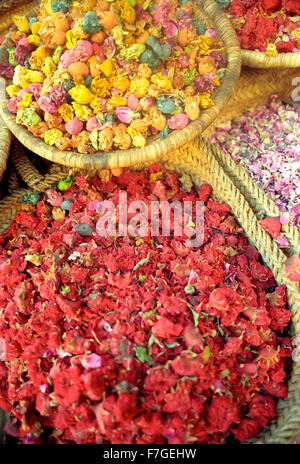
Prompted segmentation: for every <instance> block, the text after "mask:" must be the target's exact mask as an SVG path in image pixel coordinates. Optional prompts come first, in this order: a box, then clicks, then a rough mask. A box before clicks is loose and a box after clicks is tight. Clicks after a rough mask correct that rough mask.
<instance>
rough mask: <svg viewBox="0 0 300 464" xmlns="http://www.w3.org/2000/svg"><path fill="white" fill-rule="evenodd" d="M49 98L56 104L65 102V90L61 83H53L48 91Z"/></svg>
mask: <svg viewBox="0 0 300 464" xmlns="http://www.w3.org/2000/svg"><path fill="white" fill-rule="evenodd" d="M50 98H51V100H52V101H53V102H54V103H55V105H56V106H61V105H63V104H64V103H66V91H65V89H64V88H63V87H62V86H61V85H54V86H53V87H52V89H51V92H50Z"/></svg>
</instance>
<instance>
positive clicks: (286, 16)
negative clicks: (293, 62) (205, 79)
mask: <svg viewBox="0 0 300 464" xmlns="http://www.w3.org/2000/svg"><path fill="white" fill-rule="evenodd" d="M217 2H218V3H219V4H220V5H221V6H222V7H223V8H225V12H226V13H227V15H228V17H229V18H230V19H231V21H232V24H233V26H234V28H235V30H236V32H237V35H238V38H239V41H240V44H241V47H242V48H243V49H245V50H257V51H261V52H266V53H267V55H269V56H277V55H278V53H290V52H300V2H299V0H217Z"/></svg>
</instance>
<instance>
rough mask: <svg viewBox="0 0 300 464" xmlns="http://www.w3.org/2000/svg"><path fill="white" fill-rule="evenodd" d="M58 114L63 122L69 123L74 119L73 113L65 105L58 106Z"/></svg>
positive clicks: (71, 109)
mask: <svg viewBox="0 0 300 464" xmlns="http://www.w3.org/2000/svg"><path fill="white" fill-rule="evenodd" d="M57 111H58V114H59V115H60V116H61V117H62V118H63V120H64V122H68V121H71V119H73V118H74V111H73V108H72V106H71V105H68V104H67V103H65V104H64V105H60V106H59V107H58V108H57Z"/></svg>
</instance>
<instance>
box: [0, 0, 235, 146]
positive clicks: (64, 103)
mask: <svg viewBox="0 0 300 464" xmlns="http://www.w3.org/2000/svg"><path fill="white" fill-rule="evenodd" d="M196 11H197V10H196V4H195V2H192V1H188V2H186V1H184V0H180V1H177V0H172V1H171V0H160V1H158V0H116V1H114V0H113V1H110V2H106V1H103V0H101V1H100V0H98V1H97V0H85V1H83V2H77V1H74V2H73V1H71V0H60V1H54V2H53V1H52V2H51V1H49V0H43V1H42V2H41V8H40V12H39V14H38V15H37V17H31V18H29V19H27V18H25V17H20V16H15V17H14V22H15V25H16V26H17V29H18V30H17V31H14V32H13V33H12V39H13V41H14V44H13V46H12V47H11V48H9V49H8V53H9V64H2V65H0V74H2V75H4V76H6V77H7V78H12V81H13V83H12V84H11V85H8V86H7V93H8V95H9V97H10V100H9V102H8V105H7V107H8V109H9V111H11V112H12V113H14V114H16V120H17V122H18V123H19V124H21V125H23V126H26V127H27V129H28V130H29V132H31V134H33V135H34V136H36V137H40V138H42V139H43V140H44V141H45V142H46V143H47V144H49V145H55V146H56V147H57V148H58V149H59V150H71V149H75V150H78V151H79V152H80V153H95V152H96V151H98V150H100V151H110V150H111V149H113V148H116V149H121V150H126V149H128V148H130V147H143V146H145V144H146V140H147V138H148V137H149V136H159V137H160V138H165V137H167V135H168V134H169V132H170V131H172V130H174V129H183V128H185V127H186V126H187V125H188V124H189V122H190V121H195V120H196V119H198V118H199V115H200V113H201V112H202V111H203V110H204V109H206V108H209V107H210V106H213V105H214V102H213V98H212V94H213V92H214V90H215V88H216V87H218V86H219V85H220V79H222V78H223V76H224V73H225V71H226V65H227V63H226V57H225V49H224V47H223V44H222V42H220V41H219V39H218V37H217V32H216V30H215V29H214V28H212V27H210V25H209V24H207V22H206V21H204V22H198V20H197V18H196Z"/></svg>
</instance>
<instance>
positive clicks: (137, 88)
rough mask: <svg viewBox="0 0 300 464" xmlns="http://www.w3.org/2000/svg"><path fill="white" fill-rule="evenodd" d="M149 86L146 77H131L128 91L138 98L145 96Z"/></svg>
mask: <svg viewBox="0 0 300 464" xmlns="http://www.w3.org/2000/svg"><path fill="white" fill-rule="evenodd" d="M149 87H150V82H149V81H148V79H146V77H141V78H139V79H133V80H132V81H131V84H130V92H131V93H133V94H134V95H136V96H137V97H138V98H142V97H145V96H146V95H147V91H148V89H149Z"/></svg>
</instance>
